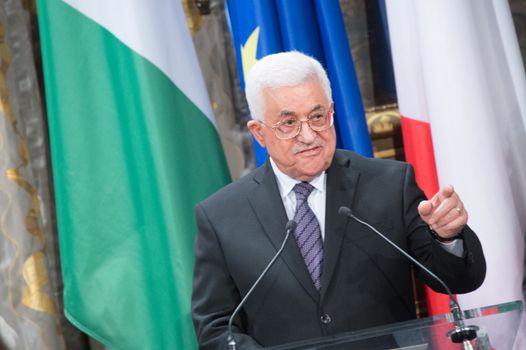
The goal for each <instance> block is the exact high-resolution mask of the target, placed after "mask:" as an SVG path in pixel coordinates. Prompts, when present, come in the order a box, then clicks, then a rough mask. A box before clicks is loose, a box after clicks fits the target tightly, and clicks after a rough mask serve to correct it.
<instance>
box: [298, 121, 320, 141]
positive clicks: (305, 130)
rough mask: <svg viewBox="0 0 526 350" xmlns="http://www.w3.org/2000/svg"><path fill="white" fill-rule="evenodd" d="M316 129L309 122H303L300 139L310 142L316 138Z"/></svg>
mask: <svg viewBox="0 0 526 350" xmlns="http://www.w3.org/2000/svg"><path fill="white" fill-rule="evenodd" d="M316 134H317V133H316V131H314V130H312V129H311V127H310V126H309V123H307V122H302V123H301V128H300V133H299V134H298V139H299V140H300V141H302V142H305V143H310V142H312V141H314V139H316Z"/></svg>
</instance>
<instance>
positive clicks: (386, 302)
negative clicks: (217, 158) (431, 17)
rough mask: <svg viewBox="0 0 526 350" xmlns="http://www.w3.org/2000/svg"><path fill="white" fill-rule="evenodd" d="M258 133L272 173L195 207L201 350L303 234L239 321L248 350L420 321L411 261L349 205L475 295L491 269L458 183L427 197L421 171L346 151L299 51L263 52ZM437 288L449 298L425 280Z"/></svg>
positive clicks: (254, 107) (253, 84) (257, 174)
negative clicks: (291, 227)
mask: <svg viewBox="0 0 526 350" xmlns="http://www.w3.org/2000/svg"><path fill="white" fill-rule="evenodd" d="M246 85H247V87H246V93H247V100H248V102H249V107H250V110H251V112H252V115H253V117H254V120H252V121H250V122H249V123H248V127H249V129H250V131H251V132H252V134H253V135H254V137H255V138H256V140H257V141H258V142H259V143H260V144H261V145H262V146H263V147H266V148H267V150H268V154H269V160H268V161H267V163H266V164H265V165H264V166H262V167H260V168H258V169H256V170H254V171H253V172H252V173H250V174H248V175H247V176H245V177H243V178H241V179H239V180H238V181H236V182H234V183H232V184H230V185H228V186H226V187H225V188H223V189H222V190H220V191H219V192H217V193H216V194H214V195H212V196H211V197H210V198H208V199H206V200H205V201H203V202H201V203H200V204H198V205H197V207H196V219H197V226H198V235H197V239H196V245H195V256H196V262H195V272H194V284H193V295H192V315H193V319H194V324H195V328H196V334H197V337H198V342H199V345H200V347H201V348H203V349H204V348H210V349H221V348H225V346H226V342H227V323H228V319H229V317H230V315H231V314H232V312H233V311H234V309H235V308H236V306H237V305H238V304H239V302H240V301H241V299H242V298H243V297H244V296H245V295H246V293H247V291H248V290H249V288H250V287H251V286H252V284H253V283H254V281H255V280H256V279H257V277H258V276H259V274H260V273H261V272H262V271H263V269H264V268H265V266H266V265H267V264H268V262H269V261H270V259H271V258H272V256H273V255H274V254H275V253H276V251H277V249H278V248H279V247H280V245H281V243H282V241H283V238H284V236H285V224H286V223H287V221H288V220H292V219H293V220H295V221H296V222H297V227H296V230H295V232H294V237H290V239H289V240H288V242H287V244H286V246H285V250H284V251H283V254H282V255H281V257H280V258H279V259H278V260H277V261H276V263H275V265H274V266H273V267H272V268H271V269H270V270H269V272H268V274H267V275H266V276H265V277H264V279H263V280H262V281H261V283H260V285H259V286H258V288H257V289H255V290H254V293H253V294H252V295H251V296H250V297H249V298H248V299H247V302H246V304H245V305H244V306H243V308H242V310H241V312H240V314H239V317H237V318H236V319H235V322H234V336H235V338H236V340H237V343H238V345H239V347H240V348H252V347H259V346H271V345H277V344H282V343H286V342H291V341H296V340H301V339H308V338H313V337H321V336H324V335H329V334H337V333H341V332H345V331H350V330H357V329H363V328H367V327H372V326H378V325H382V324H387V323H392V322H399V321H404V320H409V319H412V318H414V317H415V307H414V300H413V298H414V296H413V293H412V287H411V273H410V267H411V264H410V263H409V262H408V260H407V259H406V258H404V257H403V256H401V255H400V253H399V252H397V251H395V250H394V249H393V248H392V247H391V246H389V245H387V243H385V242H384V241H382V240H381V239H380V238H379V237H378V236H377V235H375V234H374V233H372V232H371V231H370V230H369V229H368V228H366V227H364V226H362V225H360V224H358V223H357V222H355V221H354V220H352V219H349V218H348V217H346V216H342V215H339V214H338V209H339V208H340V207H341V206H346V207H349V208H351V209H352V210H353V212H354V213H356V215H357V216H358V217H360V218H362V219H363V220H365V221H367V222H370V223H371V224H373V225H374V226H375V227H377V228H378V229H380V230H381V231H382V232H384V233H385V234H386V235H387V236H388V237H389V238H390V239H392V240H393V241H394V242H396V243H397V244H398V245H399V246H400V247H402V248H403V249H405V250H406V251H407V252H409V253H410V254H411V255H412V256H413V257H415V258H416V259H418V260H419V261H420V262H421V263H423V264H424V265H426V266H427V267H428V268H429V269H431V270H432V271H433V272H434V273H435V274H437V275H438V276H439V277H440V278H442V279H443V280H444V281H445V283H446V284H447V285H448V286H449V287H450V288H451V289H452V290H453V292H454V293H465V292H469V291H472V290H474V289H476V288H477V287H478V286H480V284H481V283H482V281H483V280H484V276H485V270H486V267H485V261H484V256H483V253H482V249H481V246H480V242H479V240H478V239H477V237H476V235H475V234H474V233H473V231H472V230H471V229H470V228H469V227H468V226H467V225H466V223H467V218H468V216H467V212H466V210H465V208H464V207H463V204H462V201H461V200H460V198H459V196H458V195H457V193H455V191H454V189H453V188H452V187H451V186H445V187H444V188H442V189H441V190H440V191H439V192H438V193H437V194H436V195H435V196H434V197H433V198H431V199H430V200H426V198H425V197H424V194H423V193H422V191H421V190H420V189H419V188H418V186H417V185H416V184H415V179H414V173H413V170H412V167H411V166H409V165H407V164H405V163H401V162H396V161H388V160H378V159H368V158H364V157H361V156H359V155H357V154H355V153H353V152H349V151H342V150H335V145H336V135H335V131H334V128H333V106H332V95H331V91H330V85H329V81H328V79H327V76H326V74H325V72H324V70H323V68H322V67H321V65H320V64H319V63H318V62H317V61H315V60H314V59H312V58H310V57H308V56H305V55H303V54H301V53H298V52H288V53H281V54H276V55H270V56H266V57H265V58H263V59H262V60H260V61H259V62H258V63H256V65H255V66H254V67H253V68H252V70H251V71H250V73H249V75H248V77H247V84H246ZM422 277H423V278H424V280H425V281H426V283H427V284H428V285H430V286H431V287H432V288H433V289H435V290H438V291H443V290H442V288H441V286H440V285H439V284H438V283H437V282H436V281H434V280H432V279H430V278H428V277H427V276H426V275H422Z"/></svg>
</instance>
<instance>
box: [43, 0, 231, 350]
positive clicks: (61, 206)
mask: <svg viewBox="0 0 526 350" xmlns="http://www.w3.org/2000/svg"><path fill="white" fill-rule="evenodd" d="M39 5H40V6H39V15H40V17H39V18H40V21H41V22H40V23H41V36H42V38H41V39H42V48H43V62H44V73H45V87H46V96H47V104H48V114H49V129H50V143H51V151H52V152H51V155H52V164H53V175H54V183H55V192H56V206H57V216H58V225H59V234H60V252H61V259H62V267H63V278H64V285H65V294H64V297H65V307H66V311H67V315H68V317H69V318H70V319H71V320H72V321H73V322H74V323H75V324H76V325H77V326H79V327H80V328H81V329H83V330H84V331H85V332H87V333H88V334H90V335H91V336H94V337H95V338H98V339H99V340H101V341H102V342H104V343H105V344H107V345H109V346H110V347H112V348H114V349H146V348H147V349H168V348H170V349H188V348H192V347H195V339H194V338H195V336H194V332H193V328H192V324H191V320H190V314H189V302H190V292H191V274H192V267H193V239H194V232H195V226H194V218H193V206H194V205H195V203H196V202H197V201H199V200H200V199H203V198H204V197H206V196H207V195H209V194H210V193H212V192H213V191H214V190H216V189H217V188H219V187H220V186H222V185H223V184H225V183H227V182H228V180H229V175H228V170H227V168H226V165H225V164H226V163H225V160H224V156H223V154H222V151H221V146H220V142H219V138H218V135H217V132H216V130H215V128H214V126H213V125H212V124H211V123H210V121H209V120H208V119H207V118H206V116H205V115H203V114H202V113H201V111H200V110H199V109H198V108H197V107H196V106H195V105H193V104H192V103H191V101H189V100H188V99H187V98H186V96H185V95H184V94H182V93H181V91H179V89H177V87H176V86H174V85H173V83H172V82H171V81H170V80H169V79H168V78H167V77H166V76H165V75H164V74H163V73H162V72H161V71H159V70H158V69H157V68H156V67H155V66H153V65H152V64H151V63H150V62H148V61H146V60H145V59H144V58H142V57H141V56H139V55H137V54H135V53H134V52H132V51H131V50H130V49H129V48H128V47H126V46H125V45H123V44H122V43H121V42H120V41H119V40H117V39H116V38H115V37H114V36H113V35H112V34H110V33H108V32H107V31H106V30H104V29H103V28H101V27H99V26H98V25H97V24H96V23H94V22H92V21H91V20H89V19H87V18H85V17H84V16H82V15H81V14H79V13H78V12H76V11H75V10H73V9H71V8H70V7H68V6H67V5H65V4H63V3H61V2H60V1H40V2H39ZM116 15H117V14H116ZM51 19H53V20H51ZM167 36H168V37H169V33H167ZM160 44H162V41H160ZM182 54H184V53H182Z"/></svg>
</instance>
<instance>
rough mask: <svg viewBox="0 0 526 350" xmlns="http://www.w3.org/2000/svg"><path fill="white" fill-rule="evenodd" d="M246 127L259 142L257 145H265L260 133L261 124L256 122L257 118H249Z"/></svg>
mask: <svg viewBox="0 0 526 350" xmlns="http://www.w3.org/2000/svg"><path fill="white" fill-rule="evenodd" d="M247 127H248V130H250V132H251V133H252V135H253V136H254V138H255V139H256V141H257V142H258V143H259V145H260V146H261V147H265V139H264V137H263V134H262V128H263V126H262V125H261V123H260V122H258V121H257V120H250V121H248V123H247Z"/></svg>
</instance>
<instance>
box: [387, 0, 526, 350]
mask: <svg viewBox="0 0 526 350" xmlns="http://www.w3.org/2000/svg"><path fill="white" fill-rule="evenodd" d="M387 13H388V21H389V32H390V38H391V49H392V54H393V62H394V69H395V78H396V87H397V94H398V103H399V108H400V113H401V115H402V132H403V133H404V145H405V149H406V155H407V160H408V161H409V162H410V163H412V164H413V165H414V166H415V171H416V175H417V181H418V183H419V185H420V186H421V187H422V188H423V189H424V191H425V192H426V195H428V196H431V195H432V194H433V193H434V192H436V190H437V189H438V183H439V184H440V185H441V186H443V185H445V184H452V185H453V186H454V187H455V189H456V191H457V192H458V193H459V195H460V197H461V199H462V200H463V202H464V205H465V207H466V209H467V211H468V213H469V222H468V223H469V225H470V226H471V227H472V228H473V229H474V230H475V232H477V234H478V236H479V238H480V240H481V242H482V246H483V249H484V253H485V256H486V262H487V274H486V279H485V281H484V284H483V285H482V286H481V287H480V288H479V289H478V290H476V291H475V292H472V293H469V294H465V295H458V296H457V297H458V300H459V302H460V304H461V306H462V307H463V308H464V309H469V308H475V307H481V306H488V305H495V304H500V303H505V302H510V301H514V300H524V295H523V289H522V281H523V272H524V233H525V231H526V78H525V72H524V66H523V63H522V60H521V56H520V51H519V46H518V41H517V36H516V33H515V29H514V27H513V21H512V17H511V13H510V9H509V5H508V2H507V1H506V0H481V1H469V0H426V1H418V0H387ZM435 169H436V170H435ZM437 175H438V183H437V181H436V179H437ZM433 305H434V304H433V299H432V300H431V309H432V310H431V311H432V312H433V307H434V306H433ZM437 307H438V309H437V310H439V312H435V313H441V310H440V308H441V306H440V304H438V305H437ZM520 332H521V331H520ZM524 333H525V331H524V329H523V330H522V335H523V336H522V337H520V336H519V337H518V340H519V341H520V339H522V338H524ZM517 344H518V343H516V346H518V347H517V348H521V346H522V348H526V344H522V345H517Z"/></svg>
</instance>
